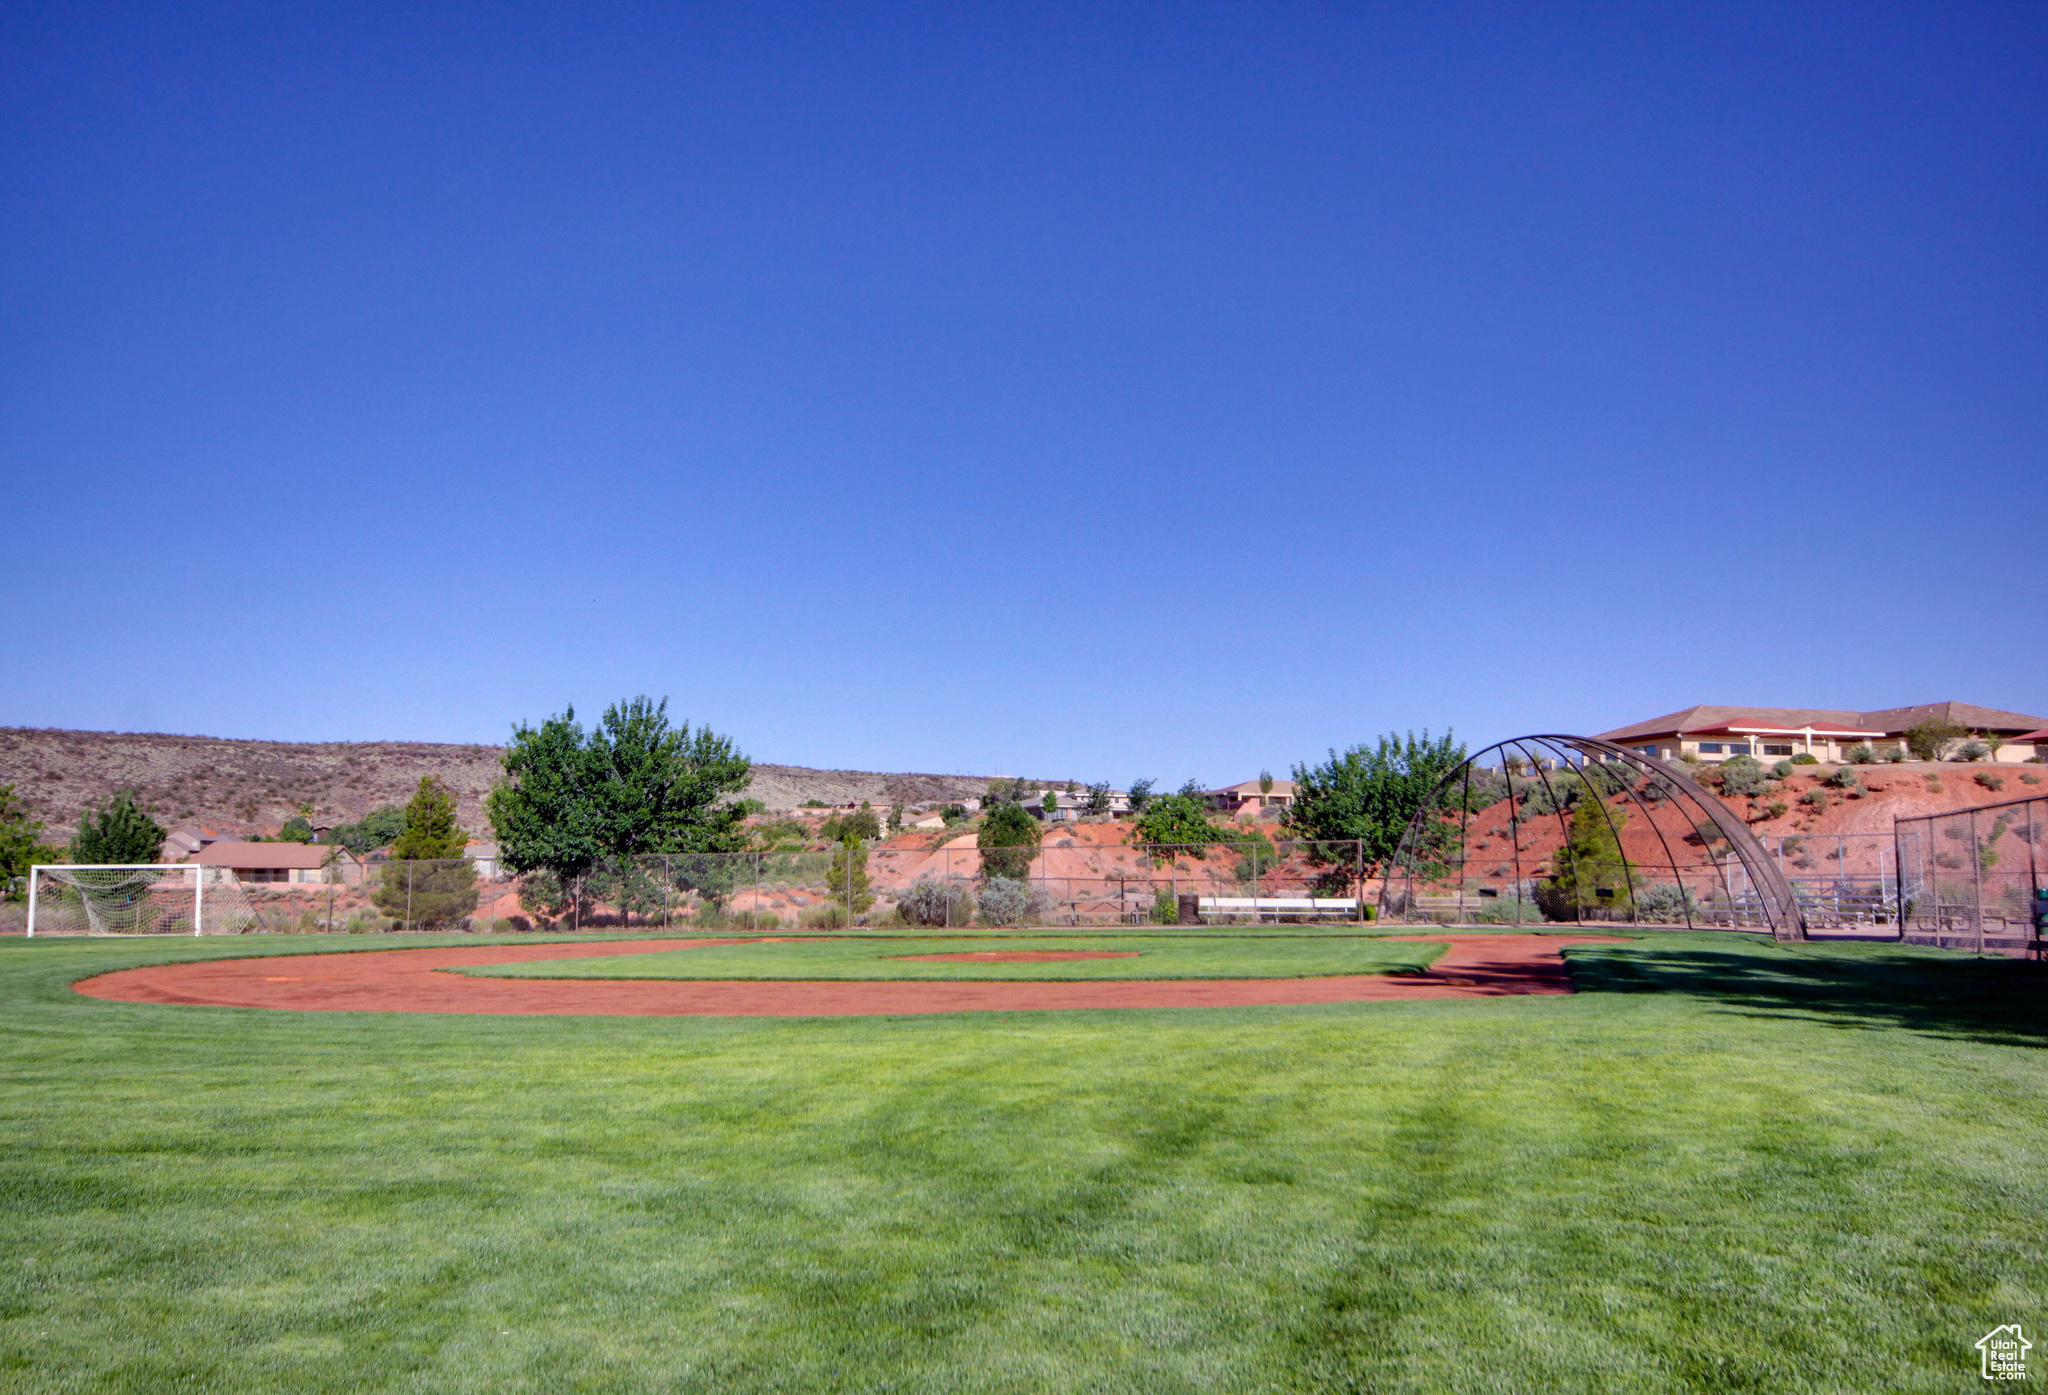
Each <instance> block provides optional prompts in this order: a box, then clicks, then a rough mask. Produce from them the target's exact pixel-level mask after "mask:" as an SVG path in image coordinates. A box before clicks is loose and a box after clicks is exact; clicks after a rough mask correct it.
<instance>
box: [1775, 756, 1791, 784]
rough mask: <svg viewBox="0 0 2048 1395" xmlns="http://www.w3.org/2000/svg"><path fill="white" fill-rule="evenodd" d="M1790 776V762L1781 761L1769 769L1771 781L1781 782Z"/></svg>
mask: <svg viewBox="0 0 2048 1395" xmlns="http://www.w3.org/2000/svg"><path fill="white" fill-rule="evenodd" d="M1791 774H1792V762H1791V761H1789V760H1781V761H1779V762H1778V763H1777V764H1776V765H1774V766H1772V767H1771V777H1772V778H1773V779H1777V780H1783V779H1785V778H1787V777H1788V776H1790V775H1791Z"/></svg>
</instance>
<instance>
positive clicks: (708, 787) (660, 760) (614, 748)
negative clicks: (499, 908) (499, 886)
mask: <svg viewBox="0 0 2048 1395" xmlns="http://www.w3.org/2000/svg"><path fill="white" fill-rule="evenodd" d="M504 766H505V774H506V778H505V779H504V780H502V781H500V782H499V784H498V786H497V787H496V788H495V789H493V790H492V791H491V793H490V796H489V798H487V799H486V800H485V802H484V810H485V812H486V813H487V814H489V816H490V819H491V826H492V828H493V829H495V830H496V832H497V835H498V848H499V852H500V854H501V856H502V857H503V858H504V860H505V864H506V865H507V866H508V867H510V868H512V869H513V870H514V871H517V872H534V871H541V872H546V873H549V874H550V875H552V876H553V877H555V878H556V879H558V880H560V881H562V882H568V881H571V880H573V879H575V878H578V877H582V876H584V875H586V874H587V873H589V872H590V870H591V869H592V868H593V867H595V866H597V865H598V863H599V862H600V861H603V860H606V859H614V858H626V857H635V856H639V855H641V854H644V853H725V852H741V851H744V850H745V848H746V846H747V834H746V829H745V827H744V823H743V820H744V819H745V817H746V815H745V813H744V811H743V810H742V809H741V808H740V806H739V804H738V803H737V802H736V801H735V800H734V799H733V798H732V797H733V796H734V795H737V794H739V793H740V792H741V791H742V790H744V789H745V788H746V787H747V784H748V782H749V781H750V780H751V779H752V778H753V765H752V763H751V762H750V761H749V760H748V759H747V758H746V757H745V756H743V755H741V754H740V753H739V752H737V751H735V750H734V749H733V744H732V742H731V740H730V739H728V738H726V737H723V736H720V735H718V734H717V733H715V732H713V731H712V730H711V729H710V728H708V727H699V728H696V729H695V730H694V731H693V730H692V729H691V727H690V724H689V723H688V722H683V723H681V724H680V725H677V726H673V727H672V726H670V725H669V721H668V700H667V699H666V698H664V699H662V701H660V702H658V703H657V702H655V701H653V700H652V699H650V698H646V697H637V698H634V699H633V700H632V701H630V702H623V703H615V704H613V705H612V706H611V707H608V708H606V709H605V712H604V716H603V718H602V719H601V720H600V721H599V722H598V724H597V726H595V727H594V728H592V729H591V730H590V731H588V732H585V731H584V729H583V727H582V725H581V724H580V723H578V722H577V720H576V710H575V709H574V708H573V707H572V708H570V709H568V710H567V711H565V712H564V713H563V714H562V715H561V716H559V717H550V718H548V719H547V720H546V721H545V722H542V723H541V724H540V725H539V726H537V727H529V726H527V725H525V724H524V723H521V724H520V725H519V726H517V727H515V728H513V732H512V743H511V745H509V746H508V747H506V749H505V755H504Z"/></svg>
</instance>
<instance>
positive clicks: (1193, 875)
mask: <svg viewBox="0 0 2048 1395" xmlns="http://www.w3.org/2000/svg"><path fill="white" fill-rule="evenodd" d="M1096 830H1100V832H1097V831H1096ZM1114 832H1115V825H1082V826H1080V827H1078V828H1073V829H1070V830H1053V831H1050V832H1049V833H1048V835H1047V838H1046V842H1045V844H1044V845H1043V846H1042V847H1040V848H1036V849H1033V848H1028V847H1027V848H1016V849H991V850H988V851H987V852H983V851H981V850H978V849H977V848H974V847H972V846H954V845H953V844H955V843H958V842H959V841H960V840H959V839H958V838H950V839H948V840H946V841H944V842H940V843H938V844H937V845H936V846H904V845H902V843H901V840H890V841H888V842H886V843H881V844H877V845H869V846H863V847H856V848H846V847H835V848H829V849H803V850H779V851H760V852H743V853H718V854H695V853H669V854H660V853H654V854H648V855H645V856H639V857H629V858H618V859H613V860H610V861H606V862H602V863H599V864H598V865H597V866H594V867H592V868H591V869H589V870H588V871H587V872H585V873H584V874H583V875H581V876H577V877H572V878H569V879H568V880H566V881H565V880H563V879H562V878H559V877H557V876H555V875H553V874H550V873H547V872H528V873H525V874H523V875H521V874H514V873H511V872H508V871H505V870H502V869H501V868H500V867H498V866H497V865H496V864H495V863H492V862H482V863H479V862H475V861H471V860H469V859H456V860H448V861H440V862H378V861H372V862H369V863H367V864H362V865H360V866H351V865H347V864H345V863H337V864H336V865H334V866H332V867H330V868H328V869H327V870H326V871H324V872H322V873H321V874H320V877H321V880H319V881H312V882H291V883H278V882H251V883H247V884H245V886H244V889H245V890H246V892H247V894H248V897H249V901H250V904H251V905H252V907H253V908H254V910H255V914H256V920H257V922H258V923H257V924H256V925H254V926H252V927H251V928H255V929H261V930H265V931H270V932H294V931H298V932H314V931H356V932H366V931H375V930H385V929H469V930H526V929H540V928H547V929H634V930H719V931H731V930H741V931H773V930H787V929H810V930H824V929H834V928H844V927H847V926H859V925H868V926H881V925H891V926H930V927H935V928H948V927H951V928H964V927H967V926H986V927H996V926H1020V925H1046V926H1085V925H1104V926H1108V925H1137V924H1147V923H1156V924H1179V925H1205V924H1207V925H1214V924H1257V923H1339V924H1341V923H1344V922H1362V921H1364V920H1367V919H1369V918H1371V917H1372V915H1373V914H1374V905H1373V899H1372V893H1370V892H1365V893H1363V894H1362V893H1361V888H1362V886H1363V885H1364V874H1365V873H1366V872H1367V871H1368V870H1370V869H1369V868H1368V867H1367V866H1366V863H1365V860H1364V850H1363V847H1362V845H1360V844H1358V843H1356V842H1317V843H1296V842H1276V841H1273V840H1271V839H1268V838H1265V837H1248V838H1246V839H1243V840H1240V841H1224V842H1217V843H1209V844H1202V845H1199V846H1193V845H1188V846H1158V845H1136V844H1128V843H1122V842H1117V841H1113V838H1112V837H1111V836H1107V835H1111V834H1113V833H1114Z"/></svg>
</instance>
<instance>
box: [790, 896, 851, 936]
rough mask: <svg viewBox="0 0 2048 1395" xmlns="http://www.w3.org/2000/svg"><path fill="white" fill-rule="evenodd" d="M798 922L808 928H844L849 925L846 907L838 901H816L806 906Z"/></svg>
mask: <svg viewBox="0 0 2048 1395" xmlns="http://www.w3.org/2000/svg"><path fill="white" fill-rule="evenodd" d="M797 924H799V925H801V926H802V927H803V928H804V929H806V930H844V929H845V928H846V926H847V917H846V907H845V906H843V905H841V904H840V903H839V902H837V901H816V902H813V903H812V904H810V905H808V906H806V907H804V911H803V914H802V915H801V916H799V917H797Z"/></svg>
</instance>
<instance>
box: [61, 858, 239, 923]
mask: <svg viewBox="0 0 2048 1395" xmlns="http://www.w3.org/2000/svg"><path fill="white" fill-rule="evenodd" d="M261 924H262V917H260V916H259V915H257V913H256V908H255V906H253V905H252V904H251V903H250V901H249V893H248V892H246V891H244V890H243V889H242V884H241V883H240V882H238V881H236V880H235V874H234V872H233V871H232V870H230V869H229V868H226V867H195V866H191V865H179V866H166V865H163V864H159V863H134V864H127V865H118V866H80V867H74V866H68V865H56V866H51V865H45V864H38V865H36V866H34V867H31V868H29V872H28V933H29V934H30V935H240V934H244V933H246V932H248V931H250V930H253V929H257V928H259V927H260V926H261Z"/></svg>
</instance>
